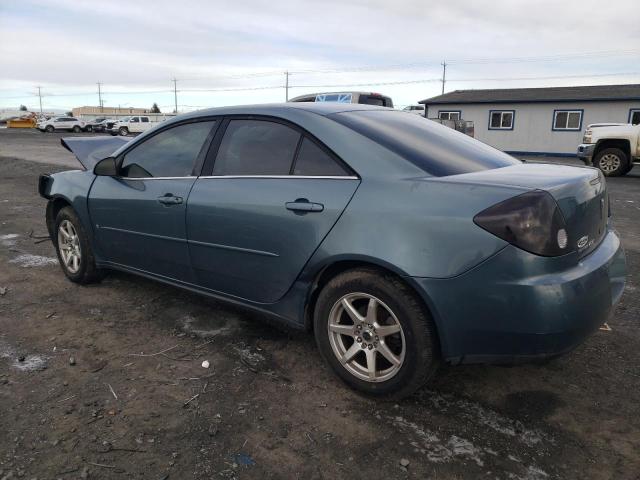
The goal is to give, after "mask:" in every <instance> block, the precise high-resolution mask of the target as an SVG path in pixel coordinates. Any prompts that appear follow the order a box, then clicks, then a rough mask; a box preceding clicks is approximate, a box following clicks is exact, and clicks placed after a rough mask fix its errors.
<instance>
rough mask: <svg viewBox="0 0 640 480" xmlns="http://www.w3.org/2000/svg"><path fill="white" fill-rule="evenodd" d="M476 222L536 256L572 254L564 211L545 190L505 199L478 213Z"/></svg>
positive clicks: (475, 218) (474, 219)
mask: <svg viewBox="0 0 640 480" xmlns="http://www.w3.org/2000/svg"><path fill="white" fill-rule="evenodd" d="M473 221H474V222H475V223H476V225H478V226H479V227H482V228H484V229H485V230H486V231H488V232H489V233H492V234H494V235H495V236H497V237H500V238H502V239H503V240H505V241H507V242H509V243H511V244H512V245H515V246H516V247H518V248H521V249H523V250H526V251H527V252H531V253H535V254H536V255H542V256H545V257H555V256H559V255H564V254H566V253H569V252H570V251H571V249H570V248H568V245H569V238H568V234H567V230H566V225H565V221H564V217H563V216H562V212H561V211H560V208H559V207H558V204H557V203H556V201H555V200H554V199H553V197H552V196H551V195H550V194H548V193H547V192H544V191H542V190H534V191H532V192H527V193H523V194H522V195H518V196H517V197H512V198H509V199H508V200H504V201H503V202H500V203H498V204H496V205H493V206H492V207H489V208H487V209H486V210H483V211H482V212H480V213H479V214H477V215H476V216H475V217H474V218H473Z"/></svg>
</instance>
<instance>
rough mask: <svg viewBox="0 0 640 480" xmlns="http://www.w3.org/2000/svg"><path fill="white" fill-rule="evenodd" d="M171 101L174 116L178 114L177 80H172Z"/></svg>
mask: <svg viewBox="0 0 640 480" xmlns="http://www.w3.org/2000/svg"><path fill="white" fill-rule="evenodd" d="M173 99H174V100H175V104H176V109H175V114H176V115H177V114H178V80H177V79H175V78H174V79H173Z"/></svg>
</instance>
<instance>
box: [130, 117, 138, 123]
mask: <svg viewBox="0 0 640 480" xmlns="http://www.w3.org/2000/svg"><path fill="white" fill-rule="evenodd" d="M139 121H140V120H138V117H133V118H132V119H131V123H138V122H139Z"/></svg>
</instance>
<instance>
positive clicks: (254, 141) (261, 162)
mask: <svg viewBox="0 0 640 480" xmlns="http://www.w3.org/2000/svg"><path fill="white" fill-rule="evenodd" d="M299 139H300V133H298V132H297V131H295V130H294V129H292V128H290V127H287V126H286V125H282V124H281V123H275V122H269V121H265V120H231V121H230V122H229V126H228V127H227V130H226V132H225V134H224V138H223V139H222V143H221V144H220V149H219V150H218V156H217V157H216V161H215V164H214V166H213V174H214V175H288V174H289V170H290V169H291V163H292V162H293V155H294V153H295V151H296V147H297V146H298V140H299Z"/></svg>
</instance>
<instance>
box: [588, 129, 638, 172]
mask: <svg viewBox="0 0 640 480" xmlns="http://www.w3.org/2000/svg"><path fill="white" fill-rule="evenodd" d="M577 154H578V157H579V158H580V159H581V160H582V161H584V163H585V164H586V165H593V166H594V167H597V168H599V169H600V170H602V173H604V174H605V175H606V176H608V177H617V176H620V175H626V174H627V173H629V172H630V171H631V169H632V168H633V166H634V165H637V164H640V125H632V124H629V123H617V124H616V123H599V124H598V123H594V124H591V125H589V126H588V127H587V129H586V130H585V132H584V137H583V138H582V144H580V145H578V153H577Z"/></svg>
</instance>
